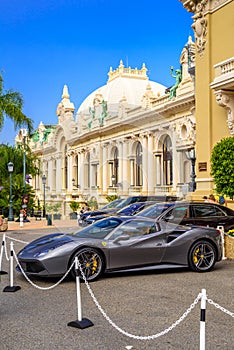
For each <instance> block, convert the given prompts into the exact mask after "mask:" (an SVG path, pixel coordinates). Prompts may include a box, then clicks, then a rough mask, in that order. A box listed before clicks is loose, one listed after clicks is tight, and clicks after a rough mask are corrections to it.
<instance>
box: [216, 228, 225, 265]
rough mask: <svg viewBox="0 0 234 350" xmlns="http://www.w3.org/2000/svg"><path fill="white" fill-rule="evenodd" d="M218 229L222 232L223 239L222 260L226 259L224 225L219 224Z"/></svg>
mask: <svg viewBox="0 0 234 350" xmlns="http://www.w3.org/2000/svg"><path fill="white" fill-rule="evenodd" d="M217 229H218V230H220V232H221V240H222V260H226V259H227V258H226V257H225V241H224V227H223V226H217Z"/></svg>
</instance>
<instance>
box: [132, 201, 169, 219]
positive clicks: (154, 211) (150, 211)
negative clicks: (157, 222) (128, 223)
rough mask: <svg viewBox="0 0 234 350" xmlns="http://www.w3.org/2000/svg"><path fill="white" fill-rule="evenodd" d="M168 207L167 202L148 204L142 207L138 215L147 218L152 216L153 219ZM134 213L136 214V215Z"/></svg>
mask: <svg viewBox="0 0 234 350" xmlns="http://www.w3.org/2000/svg"><path fill="white" fill-rule="evenodd" d="M168 207H169V205H168V204H165V205H163V204H157V205H153V206H150V207H149V208H146V209H143V210H142V211H141V212H140V213H139V214H137V215H139V216H145V217H147V218H152V219H155V218H156V217H158V216H159V215H160V214H162V212H164V211H165V210H166V209H167V208H168ZM137 215H136V216H137Z"/></svg>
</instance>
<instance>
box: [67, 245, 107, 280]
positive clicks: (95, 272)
mask: <svg viewBox="0 0 234 350" xmlns="http://www.w3.org/2000/svg"><path fill="white" fill-rule="evenodd" d="M75 257H77V258H78V261H79V263H80V266H81V269H82V271H83V273H84V276H85V279H86V280H87V281H94V280H96V279H98V278H99V277H100V276H101V275H102V273H103V270H104V261H103V257H102V255H101V253H100V252H99V251H98V250H96V249H95V248H83V249H81V250H79V251H78V252H76V254H75V255H74V256H73V258H72V261H74V260H75ZM71 276H72V277H73V278H74V279H75V278H76V271H75V266H74V267H73V268H72V270H71ZM79 276H80V278H81V279H82V280H84V278H83V276H82V273H81V272H79Z"/></svg>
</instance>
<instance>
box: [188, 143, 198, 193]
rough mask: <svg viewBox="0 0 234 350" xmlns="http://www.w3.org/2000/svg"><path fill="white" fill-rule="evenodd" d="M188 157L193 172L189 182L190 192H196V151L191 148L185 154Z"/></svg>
mask: <svg viewBox="0 0 234 350" xmlns="http://www.w3.org/2000/svg"><path fill="white" fill-rule="evenodd" d="M185 154H186V157H187V158H188V159H189V160H190V161H191V166H192V171H191V181H190V182H189V192H194V191H196V188H197V185H196V181H195V179H196V174H195V162H196V154H195V149H194V148H191V149H189V150H188V151H186V152H185Z"/></svg>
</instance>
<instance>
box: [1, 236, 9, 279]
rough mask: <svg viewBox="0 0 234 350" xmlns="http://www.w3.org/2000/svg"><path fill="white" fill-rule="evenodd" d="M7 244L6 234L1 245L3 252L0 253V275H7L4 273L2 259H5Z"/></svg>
mask: <svg viewBox="0 0 234 350" xmlns="http://www.w3.org/2000/svg"><path fill="white" fill-rule="evenodd" d="M5 244H6V235H5V233H4V234H3V237H2V245H1V252H0V275H7V272H6V271H2V257H3V252H4V247H5Z"/></svg>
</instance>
